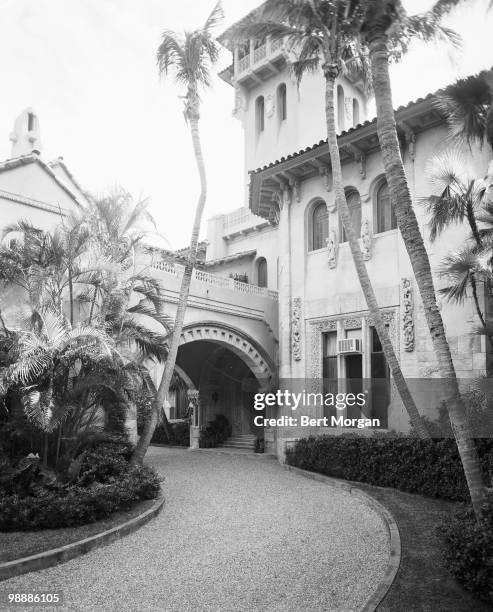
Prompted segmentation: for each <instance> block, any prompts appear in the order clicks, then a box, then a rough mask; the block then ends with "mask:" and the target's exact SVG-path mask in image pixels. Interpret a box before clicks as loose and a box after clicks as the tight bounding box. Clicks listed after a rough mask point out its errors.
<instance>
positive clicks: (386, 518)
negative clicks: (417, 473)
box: [283, 464, 402, 612]
mask: <svg viewBox="0 0 493 612" xmlns="http://www.w3.org/2000/svg"><path fill="white" fill-rule="evenodd" d="M283 467H284V468H285V469H286V470H288V471H289V472H294V473H296V474H299V475H300V476H304V477H305V478H310V479H311V480H316V481H317V482H322V483H324V484H326V485H328V486H329V487H333V488H335V489H341V490H343V491H346V492H347V493H348V494H349V495H352V496H353V497H357V498H358V499H359V500H360V501H361V502H363V503H364V504H365V505H366V506H368V507H369V508H371V509H372V510H374V511H375V512H376V513H377V514H378V515H379V517H380V519H381V520H382V522H383V523H384V525H385V527H386V529H387V533H388V536H389V545H390V546H389V547H390V550H389V558H388V561H387V567H386V568H385V575H384V577H383V578H382V580H381V581H380V582H379V584H378V585H377V586H376V588H375V590H374V591H373V593H372V594H371V595H370V597H369V598H368V599H367V600H366V603H365V605H364V606H363V608H362V609H361V610H362V612H373V611H374V610H376V609H377V608H378V606H379V605H380V604H381V603H382V601H383V600H384V598H385V597H386V596H387V593H388V592H389V590H390V587H391V586H392V585H393V583H394V581H395V579H396V576H397V573H398V571H399V566H400V564H401V556H402V546H401V536H400V533H399V527H398V525H397V522H396V520H395V519H394V517H393V516H392V514H391V513H390V512H389V511H388V510H387V508H385V506H383V505H382V504H381V503H380V502H379V501H377V500H376V499H375V498H374V497H372V496H371V495H370V494H369V493H367V492H366V491H363V490H361V489H359V488H358V487H357V486H356V485H355V484H354V483H352V482H348V481H346V480H339V479H336V478H331V477H330V476H324V475H323V474H318V473H316V472H308V471H306V470H302V469H300V468H297V467H293V466H291V465H287V464H283Z"/></svg>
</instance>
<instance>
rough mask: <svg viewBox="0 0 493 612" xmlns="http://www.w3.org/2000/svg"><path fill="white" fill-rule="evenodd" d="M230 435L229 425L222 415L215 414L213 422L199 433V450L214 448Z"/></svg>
mask: <svg viewBox="0 0 493 612" xmlns="http://www.w3.org/2000/svg"><path fill="white" fill-rule="evenodd" d="M230 435H231V425H230V423H229V421H228V419H227V417H225V416H224V415H223V414H217V415H216V416H215V417H214V420H213V421H209V423H207V426H206V427H205V428H204V429H203V430H202V431H201V432H200V440H199V444H200V447H201V448H215V447H217V446H219V445H220V444H222V443H223V442H224V441H225V440H227V438H229V436H230Z"/></svg>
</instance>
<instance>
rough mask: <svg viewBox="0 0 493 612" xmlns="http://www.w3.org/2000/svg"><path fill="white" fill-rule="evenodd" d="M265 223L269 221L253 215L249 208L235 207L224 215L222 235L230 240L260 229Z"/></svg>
mask: <svg viewBox="0 0 493 612" xmlns="http://www.w3.org/2000/svg"><path fill="white" fill-rule="evenodd" d="M267 225H269V223H267V222H266V221H265V219H262V217H257V215H254V214H253V213H252V212H251V210H250V209H249V208H246V207H242V208H237V209H236V210H233V211H232V212H230V213H228V214H226V215H224V220H223V233H222V236H223V238H224V239H225V240H230V239H232V238H235V237H237V236H240V235H245V234H249V233H251V232H254V231H257V230H259V229H262V228H263V227H266V226H267Z"/></svg>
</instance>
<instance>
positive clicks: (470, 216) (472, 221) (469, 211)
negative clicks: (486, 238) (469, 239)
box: [466, 203, 483, 247]
mask: <svg viewBox="0 0 493 612" xmlns="http://www.w3.org/2000/svg"><path fill="white" fill-rule="evenodd" d="M466 215H467V221H468V223H469V227H470V228H471V232H472V235H473V237H474V240H475V241H476V244H477V245H478V246H479V247H480V246H482V242H483V241H482V240H481V236H480V235H479V229H478V224H477V222H476V215H475V214H474V210H473V208H472V206H471V204H470V203H468V204H467V205H466Z"/></svg>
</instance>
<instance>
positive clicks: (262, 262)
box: [257, 257, 267, 287]
mask: <svg viewBox="0 0 493 612" xmlns="http://www.w3.org/2000/svg"><path fill="white" fill-rule="evenodd" d="M257 279H258V282H257V284H258V286H259V287H267V261H266V259H265V257H261V258H260V259H259V260H258V261H257Z"/></svg>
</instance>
